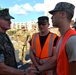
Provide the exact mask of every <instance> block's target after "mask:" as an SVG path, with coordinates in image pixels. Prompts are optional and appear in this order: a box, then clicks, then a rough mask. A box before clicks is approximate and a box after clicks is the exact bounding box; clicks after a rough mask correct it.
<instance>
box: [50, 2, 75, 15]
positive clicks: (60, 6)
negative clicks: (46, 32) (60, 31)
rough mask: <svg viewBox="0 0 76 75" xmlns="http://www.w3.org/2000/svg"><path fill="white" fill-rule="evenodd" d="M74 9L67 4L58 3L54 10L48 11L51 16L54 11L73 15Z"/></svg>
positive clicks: (71, 5)
mask: <svg viewBox="0 0 76 75" xmlns="http://www.w3.org/2000/svg"><path fill="white" fill-rule="evenodd" d="M74 8H75V6H74V5H73V4H71V3H68V2H59V3H57V4H56V6H55V8H54V9H53V10H51V11H49V13H50V14H53V13H54V12H56V11H65V12H68V13H70V14H72V15H73V14H74Z"/></svg>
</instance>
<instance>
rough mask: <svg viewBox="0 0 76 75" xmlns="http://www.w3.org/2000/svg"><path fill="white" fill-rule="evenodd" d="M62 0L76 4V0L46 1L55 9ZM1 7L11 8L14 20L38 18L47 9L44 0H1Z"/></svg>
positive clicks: (23, 20)
mask: <svg viewBox="0 0 76 75" xmlns="http://www.w3.org/2000/svg"><path fill="white" fill-rule="evenodd" d="M60 1H67V2H71V3H73V4H74V5H76V0H45V2H46V3H50V4H51V7H52V8H50V9H53V8H54V7H55V5H56V3H57V2H60ZM0 7H1V8H9V11H10V14H11V15H12V16H13V17H14V18H15V19H14V20H12V21H13V22H27V21H32V20H37V18H38V17H39V16H42V15H44V10H45V5H44V0H0ZM75 13H76V12H75ZM75 16H76V15H75Z"/></svg>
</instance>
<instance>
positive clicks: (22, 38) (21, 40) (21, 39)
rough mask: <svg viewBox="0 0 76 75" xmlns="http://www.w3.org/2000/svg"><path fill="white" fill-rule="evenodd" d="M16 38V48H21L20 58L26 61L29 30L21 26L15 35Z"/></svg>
mask: <svg viewBox="0 0 76 75" xmlns="http://www.w3.org/2000/svg"><path fill="white" fill-rule="evenodd" d="M14 40H15V41H16V42H17V44H15V45H14V47H15V49H16V50H19V60H20V61H22V62H26V61H25V56H26V50H27V49H29V46H28V43H27V40H28V31H27V29H26V28H25V26H22V27H21V30H19V31H17V32H16V34H15V35H14Z"/></svg>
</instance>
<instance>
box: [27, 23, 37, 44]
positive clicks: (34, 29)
mask: <svg viewBox="0 0 76 75" xmlns="http://www.w3.org/2000/svg"><path fill="white" fill-rule="evenodd" d="M36 32H38V30H37V26H36V24H32V29H31V30H30V31H29V32H28V34H29V38H28V41H29V43H30V45H31V39H32V34H34V33H36Z"/></svg>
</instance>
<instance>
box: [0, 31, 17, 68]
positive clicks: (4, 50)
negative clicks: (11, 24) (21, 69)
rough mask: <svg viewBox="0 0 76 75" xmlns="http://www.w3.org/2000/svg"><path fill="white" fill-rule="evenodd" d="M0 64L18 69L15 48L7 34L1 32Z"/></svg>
mask: <svg viewBox="0 0 76 75" xmlns="http://www.w3.org/2000/svg"><path fill="white" fill-rule="evenodd" d="M0 62H4V63H5V64H6V65H8V66H10V67H14V68H17V64H16V59H15V54H14V47H13V45H12V43H11V41H10V39H9V37H8V35H7V34H6V33H2V32H0Z"/></svg>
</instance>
